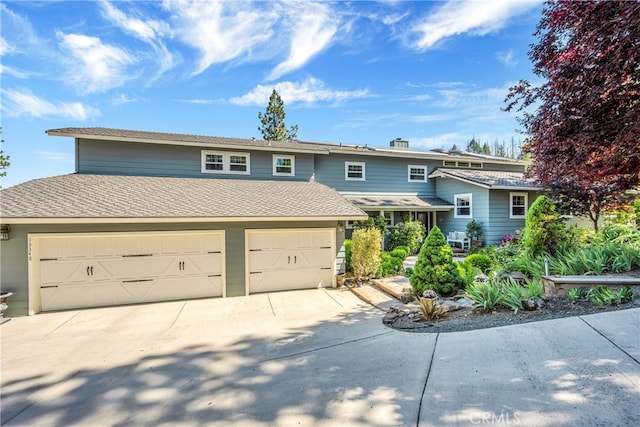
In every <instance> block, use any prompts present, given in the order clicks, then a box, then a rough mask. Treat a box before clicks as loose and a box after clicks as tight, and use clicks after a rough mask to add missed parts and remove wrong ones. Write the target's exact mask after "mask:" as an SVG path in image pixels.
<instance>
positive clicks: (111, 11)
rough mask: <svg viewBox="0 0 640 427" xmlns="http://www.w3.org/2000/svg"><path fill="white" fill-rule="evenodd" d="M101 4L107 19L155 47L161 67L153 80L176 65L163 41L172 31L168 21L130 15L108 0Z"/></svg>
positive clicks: (157, 60)
mask: <svg viewBox="0 0 640 427" xmlns="http://www.w3.org/2000/svg"><path fill="white" fill-rule="evenodd" d="M100 6H101V7H102V10H103V14H104V17H105V18H106V19H107V20H109V21H110V22H111V23H113V24H114V25H116V26H118V27H120V28H122V29H123V30H124V31H125V32H126V33H128V34H131V35H133V36H134V37H137V38H139V39H141V40H142V41H144V42H145V43H147V44H149V45H150V46H151V47H152V48H153V51H154V54H155V57H156V58H157V59H156V62H157V63H158V64H159V67H158V69H157V71H156V73H155V76H154V77H153V78H152V79H151V81H154V80H156V79H157V78H159V77H160V76H161V75H162V74H163V73H164V72H166V71H167V70H170V69H171V68H173V67H174V65H175V59H174V56H173V54H171V52H169V50H168V49H167V47H166V46H165V44H164V42H163V41H162V37H164V36H165V35H167V34H169V32H170V27H169V24H168V23H166V22H163V21H158V20H152V19H141V18H136V17H132V16H128V15H127V14H125V13H124V12H122V11H121V10H119V9H117V8H116V7H114V6H113V5H112V4H111V3H109V2H108V1H106V0H102V1H100Z"/></svg>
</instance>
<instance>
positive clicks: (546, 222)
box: [522, 196, 567, 255]
mask: <svg viewBox="0 0 640 427" xmlns="http://www.w3.org/2000/svg"><path fill="white" fill-rule="evenodd" d="M566 239H567V231H566V227H565V225H564V221H563V220H562V218H560V215H559V214H558V212H557V211H556V206H555V205H554V203H553V201H551V199H550V198H548V197H547V196H540V197H538V198H537V199H536V200H535V202H533V204H532V205H531V207H530V208H529V211H528V212H527V217H526V220H525V227H524V230H523V231H522V243H523V245H524V248H525V250H526V251H527V252H528V253H530V254H532V255H540V254H543V253H549V254H551V255H554V254H555V253H556V252H557V251H558V249H559V248H560V246H561V245H562V243H563V242H564V241H565V240H566Z"/></svg>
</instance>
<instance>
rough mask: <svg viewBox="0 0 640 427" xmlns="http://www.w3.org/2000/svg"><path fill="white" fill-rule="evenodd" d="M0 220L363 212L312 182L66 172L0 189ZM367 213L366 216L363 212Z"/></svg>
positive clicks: (316, 215) (319, 215)
mask: <svg viewBox="0 0 640 427" xmlns="http://www.w3.org/2000/svg"><path fill="white" fill-rule="evenodd" d="M0 197H1V200H0V206H1V208H2V220H3V222H5V223H11V219H12V218H13V219H16V218H31V219H52V218H84V219H87V218H89V219H96V218H100V219H104V218H107V219H108V218H113V219H117V218H133V219H142V218H191V219H196V218H221V220H222V219H225V218H227V219H229V218H236V219H237V218H246V219H247V220H251V218H267V219H268V218H273V219H274V220H278V219H279V218H280V219H284V218H292V219H293V218H306V219H313V218H336V219H345V218H346V217H354V218H355V217H361V218H362V217H364V214H363V212H362V211H361V210H360V209H359V208H357V207H355V206H353V205H352V204H351V203H349V202H348V201H347V200H345V199H344V198H343V197H342V196H341V195H340V194H339V193H338V192H337V191H335V190H333V189H331V188H329V187H327V186H325V185H322V184H319V183H315V182H300V181H258V180H247V179H242V180H237V179H214V178H165V177H147V176H115V175H85V174H70V175H62V176H56V177H51V178H43V179H36V180H33V181H28V182H26V183H23V184H19V185H16V186H14V187H9V188H6V189H3V190H2V192H1V194H0ZM364 218H366V217H364Z"/></svg>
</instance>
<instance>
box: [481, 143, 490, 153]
mask: <svg viewBox="0 0 640 427" xmlns="http://www.w3.org/2000/svg"><path fill="white" fill-rule="evenodd" d="M482 154H486V155H488V156H490V155H491V147H489V143H488V142H485V143H484V145H483V146H482Z"/></svg>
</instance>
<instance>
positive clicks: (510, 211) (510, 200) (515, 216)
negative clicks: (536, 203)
mask: <svg viewBox="0 0 640 427" xmlns="http://www.w3.org/2000/svg"><path fill="white" fill-rule="evenodd" d="M514 196H524V215H514V214H513V208H514V206H513V197H514ZM528 210H529V194H528V193H518V192H512V193H509V218H510V219H523V218H526V217H527V211H528Z"/></svg>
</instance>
